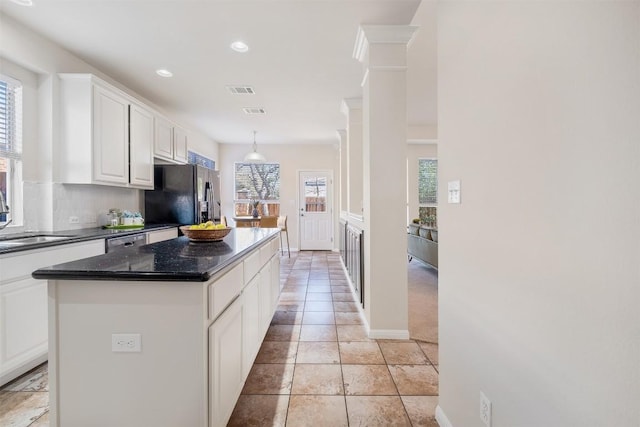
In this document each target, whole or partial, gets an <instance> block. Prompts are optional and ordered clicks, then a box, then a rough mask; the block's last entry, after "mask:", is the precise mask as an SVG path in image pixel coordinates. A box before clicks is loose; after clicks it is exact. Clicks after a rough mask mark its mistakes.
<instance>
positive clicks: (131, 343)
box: [111, 334, 142, 353]
mask: <svg viewBox="0 0 640 427" xmlns="http://www.w3.org/2000/svg"><path fill="white" fill-rule="evenodd" d="M111 351H113V352H134V353H138V352H140V351H142V337H141V336H140V334H111Z"/></svg>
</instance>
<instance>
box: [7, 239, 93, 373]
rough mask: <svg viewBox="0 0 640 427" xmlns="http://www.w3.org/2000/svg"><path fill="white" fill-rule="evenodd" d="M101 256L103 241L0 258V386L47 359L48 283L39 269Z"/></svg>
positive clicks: (12, 254) (11, 254) (17, 253)
mask: <svg viewBox="0 0 640 427" xmlns="http://www.w3.org/2000/svg"><path fill="white" fill-rule="evenodd" d="M102 253H104V239H100V240H93V241H90V242H83V243H75V244H69V245H61V246H55V247H52V248H43V249H34V250H30V251H24V252H15V253H9V254H5V255H2V256H0V385H2V384H5V383H7V382H9V381H11V380H12V379H14V378H16V377H18V376H19V375H22V374H23V373H25V372H27V371H28V370H29V369H32V368H34V367H35V366H37V365H39V364H40V363H42V362H44V361H45V360H47V350H48V340H47V333H48V329H47V282H45V281H42V280H35V279H33V278H32V277H31V273H32V272H33V271H34V270H37V269H38V268H41V267H45V266H47V265H52V264H58V263H62V262H68V261H73V260H76V259H80V258H85V257H88V256H93V255H99V254H102Z"/></svg>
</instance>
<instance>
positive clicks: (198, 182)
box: [144, 165, 220, 225]
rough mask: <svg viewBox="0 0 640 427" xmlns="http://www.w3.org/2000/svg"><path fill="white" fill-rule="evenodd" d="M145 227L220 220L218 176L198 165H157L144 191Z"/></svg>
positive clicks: (218, 174)
mask: <svg viewBox="0 0 640 427" xmlns="http://www.w3.org/2000/svg"><path fill="white" fill-rule="evenodd" d="M144 218H145V223H146V224H180V225H188V224H197V223H199V222H206V221H210V220H211V221H220V173H219V172H218V171H216V170H213V169H207V168H205V167H202V166H200V165H156V166H155V167H154V189H153V190H146V191H145V192H144Z"/></svg>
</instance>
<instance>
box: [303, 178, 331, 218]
mask: <svg viewBox="0 0 640 427" xmlns="http://www.w3.org/2000/svg"><path fill="white" fill-rule="evenodd" d="M304 198H305V210H306V211H307V212H326V211H327V178H326V177H307V178H306V179H305V181H304Z"/></svg>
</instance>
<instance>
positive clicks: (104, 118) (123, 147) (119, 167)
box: [93, 86, 129, 185]
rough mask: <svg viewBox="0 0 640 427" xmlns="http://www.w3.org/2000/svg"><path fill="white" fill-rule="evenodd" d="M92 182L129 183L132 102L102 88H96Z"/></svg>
mask: <svg viewBox="0 0 640 427" xmlns="http://www.w3.org/2000/svg"><path fill="white" fill-rule="evenodd" d="M93 180H94V181H96V182H98V183H101V182H104V183H108V184H122V185H126V184H128V183H129V102H128V101H127V100H126V99H125V98H123V97H121V96H119V95H117V94H116V93H113V92H111V91H109V90H108V89H105V88H102V87H100V86H94V88H93Z"/></svg>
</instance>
